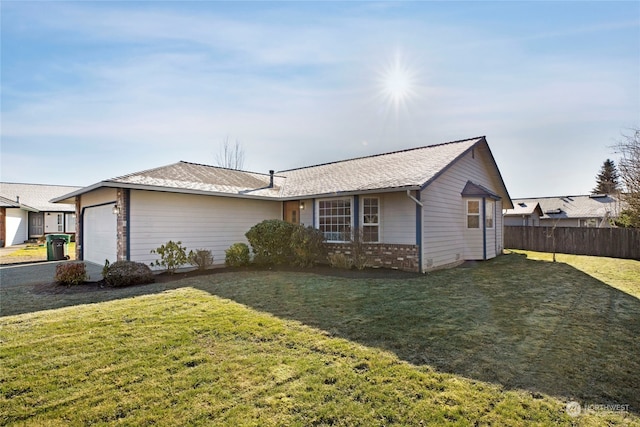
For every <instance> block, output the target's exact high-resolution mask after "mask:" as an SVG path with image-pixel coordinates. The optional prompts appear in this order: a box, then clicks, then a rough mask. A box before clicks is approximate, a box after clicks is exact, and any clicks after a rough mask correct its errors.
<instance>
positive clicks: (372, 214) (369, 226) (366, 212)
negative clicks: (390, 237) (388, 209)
mask: <svg viewBox="0 0 640 427" xmlns="http://www.w3.org/2000/svg"><path fill="white" fill-rule="evenodd" d="M362 240H363V241H365V242H379V241H380V199H379V198H377V197H365V198H363V199H362Z"/></svg>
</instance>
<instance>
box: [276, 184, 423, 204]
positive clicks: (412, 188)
mask: <svg viewBox="0 0 640 427" xmlns="http://www.w3.org/2000/svg"><path fill="white" fill-rule="evenodd" d="M421 188H422V187H421V186H420V185H418V184H415V185H403V186H400V187H382V188H368V189H365V190H349V191H334V192H328V193H312V194H298V195H292V196H284V197H279V198H278V200H282V201H288V200H301V199H319V198H329V197H348V196H355V195H361V194H379V193H397V192H401V191H407V190H409V191H419V190H420V189H421Z"/></svg>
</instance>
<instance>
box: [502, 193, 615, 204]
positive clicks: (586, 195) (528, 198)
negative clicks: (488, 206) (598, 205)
mask: <svg viewBox="0 0 640 427" xmlns="http://www.w3.org/2000/svg"><path fill="white" fill-rule="evenodd" d="M590 196H593V194H565V195H563V196H542V197H515V198H513V199H511V200H513V201H514V202H515V201H516V200H538V199H562V198H564V197H590ZM607 196H609V197H612V196H615V194H607Z"/></svg>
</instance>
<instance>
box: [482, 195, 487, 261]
mask: <svg viewBox="0 0 640 427" xmlns="http://www.w3.org/2000/svg"><path fill="white" fill-rule="evenodd" d="M482 259H483V260H485V261H486V259H487V199H486V198H485V197H483V198H482Z"/></svg>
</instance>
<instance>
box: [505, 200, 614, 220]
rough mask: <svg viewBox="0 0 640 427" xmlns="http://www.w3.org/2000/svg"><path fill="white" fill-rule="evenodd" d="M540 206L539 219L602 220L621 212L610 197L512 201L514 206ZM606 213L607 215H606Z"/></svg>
mask: <svg viewBox="0 0 640 427" xmlns="http://www.w3.org/2000/svg"><path fill="white" fill-rule="evenodd" d="M519 203H525V204H526V205H535V204H536V203H539V204H540V208H541V209H542V213H543V214H544V215H543V216H542V217H541V218H543V219H545V218H604V217H605V216H616V215H617V213H619V212H620V210H621V205H620V203H621V202H620V201H619V200H618V199H617V198H616V197H615V196H611V195H606V194H605V195H580V196H555V197H540V198H533V199H513V204H514V206H518V204H519ZM607 212H608V213H607Z"/></svg>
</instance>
